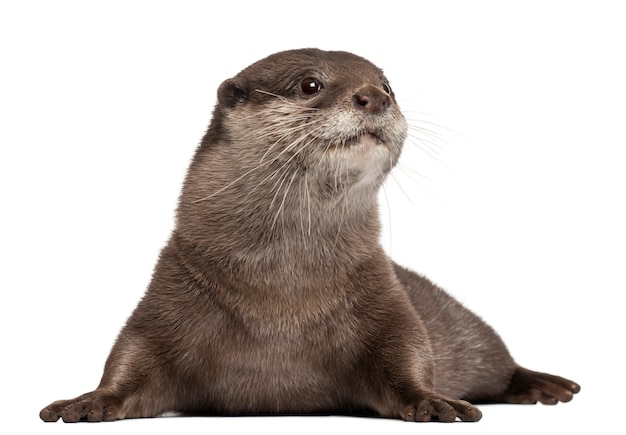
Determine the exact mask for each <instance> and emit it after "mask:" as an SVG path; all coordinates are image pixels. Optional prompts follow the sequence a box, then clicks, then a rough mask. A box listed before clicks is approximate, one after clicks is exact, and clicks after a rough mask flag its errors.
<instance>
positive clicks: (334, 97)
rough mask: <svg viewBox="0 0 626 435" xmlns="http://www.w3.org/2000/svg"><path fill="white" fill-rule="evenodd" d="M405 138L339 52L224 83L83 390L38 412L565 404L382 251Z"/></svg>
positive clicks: (566, 388)
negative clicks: (105, 351) (142, 273)
mask: <svg viewBox="0 0 626 435" xmlns="http://www.w3.org/2000/svg"><path fill="white" fill-rule="evenodd" d="M406 135H407V124H406V121H405V119H404V117H403V115H402V114H401V112H400V110H399V108H398V105H397V103H396V100H395V97H394V94H393V91H392V89H391V87H390V85H389V83H388V81H387V79H386V78H385V76H384V75H383V73H382V71H381V70H380V69H379V68H377V67H376V66H374V65H373V64H371V63H370V62H368V61H366V60H365V59H363V58H360V57H358V56H355V55H353V54H350V53H346V52H325V51H320V50H316V49H305V50H293V51H286V52H281V53H277V54H274V55H272V56H269V57H267V58H266V59H263V60H261V61H259V62H257V63H255V64H253V65H251V66H249V67H248V68H246V69H244V70H243V71H242V72H241V73H239V74H238V75H237V76H235V77H234V78H232V79H229V80H226V81H225V82H224V83H223V84H222V85H221V86H220V88H219V90H218V103H217V105H216V107H215V110H214V113H213V118H212V121H211V124H210V126H209V129H208V131H207V133H206V135H205V137H204V138H203V140H202V142H201V144H200V146H199V148H198V150H197V152H196V155H195V157H194V159H193V161H192V163H191V165H190V168H189V171H188V174H187V177H186V180H185V183H184V186H183V191H182V194H181V197H180V201H179V206H178V209H177V219H176V226H175V229H174V231H173V233H172V235H171V238H170V240H169V242H168V243H167V245H166V246H165V248H164V249H163V251H162V252H161V255H160V257H159V260H158V263H157V265H156V267H155V270H154V275H153V278H152V281H151V283H150V285H149V288H148V289H147V291H146V293H145V295H144V297H143V299H142V300H141V301H140V302H139V304H138V306H137V308H136V309H135V311H134V312H133V314H132V316H131V317H130V318H129V319H128V321H127V323H126V325H125V326H124V328H123V330H122V331H121V333H120V335H119V337H118V339H117V341H116V343H115V345H114V346H113V349H112V351H111V354H110V356H109V358H108V360H107V362H106V365H105V369H104V374H103V376H102V380H101V382H100V385H99V386H98V388H97V389H96V390H94V391H92V392H89V393H86V394H84V395H82V396H79V397H77V398H75V399H72V400H61V401H57V402H54V403H52V404H51V405H49V406H47V407H46V408H44V409H43V410H42V411H41V413H40V417H41V418H42V419H43V420H44V421H57V420H58V419H59V418H62V419H63V420H64V421H66V422H77V421H101V420H115V419H123V418H137V417H154V416H159V415H161V414H163V413H166V412H179V413H182V414H196V415H206V414H210V415H268V414H269V415H285V414H291V415H309V414H312V415H315V414H333V413H340V414H352V415H376V416H381V417H389V418H401V419H404V420H414V421H429V420H439V421H454V420H457V419H459V420H462V421H477V420H479V419H480V418H481V412H480V411H479V410H478V408H476V407H475V406H473V405H472V404H471V403H470V402H475V403H490V402H491V403H494V402H505V403H536V402H542V403H546V404H553V403H557V402H558V401H563V402H566V401H569V400H571V399H572V397H573V394H574V393H576V392H578V391H579V389H580V387H579V386H578V385H577V384H575V383H574V382H572V381H569V380H567V379H564V378H561V377H557V376H553V375H548V374H544V373H538V372H534V371H530V370H527V369H525V368H522V367H520V366H518V365H517V364H516V363H515V362H514V360H513V359H512V357H511V356H510V354H509V352H508V351H507V349H506V347H505V345H504V344H503V342H502V341H501V339H500V338H499V337H498V335H497V334H496V333H495V332H494V331H493V330H492V329H491V328H490V327H489V326H488V325H486V324H485V323H484V322H483V321H482V320H481V319H479V318H478V317H477V316H476V315H474V314H473V313H471V312H470V311H469V310H467V309H466V308H464V307H463V306H462V305H461V304H460V303H458V302H457V301H456V300H455V299H453V298H452V297H451V296H449V295H448V294H447V293H445V292H444V291H443V290H441V289H439V288H438V287H436V286H435V285H433V284H432V283H431V282H429V281H428V280H427V279H426V278H424V277H422V276H419V275H418V274H416V273H414V272H411V271H409V270H406V269H404V268H402V267H400V266H398V265H396V264H394V263H393V262H392V261H391V260H390V259H389V258H388V257H387V256H386V254H385V253H384V251H383V249H382V247H381V246H380V244H379V231H380V223H379V218H378V204H377V197H378V190H379V188H380V186H381V184H382V182H383V180H384V178H385V177H386V175H387V174H388V173H389V171H390V170H391V169H392V168H393V167H394V165H395V164H396V162H397V160H398V158H399V156H400V152H401V149H402V145H403V143H404V141H405V139H406Z"/></svg>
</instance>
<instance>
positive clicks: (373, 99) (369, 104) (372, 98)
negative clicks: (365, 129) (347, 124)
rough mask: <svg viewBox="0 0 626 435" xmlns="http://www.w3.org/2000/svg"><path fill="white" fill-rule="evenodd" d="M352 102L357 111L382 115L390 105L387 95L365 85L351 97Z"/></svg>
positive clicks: (380, 90)
mask: <svg viewBox="0 0 626 435" xmlns="http://www.w3.org/2000/svg"><path fill="white" fill-rule="evenodd" d="M352 102H353V104H354V106H355V107H356V108H358V109H362V110H365V111H366V112H369V113H382V112H384V111H385V110H387V108H388V107H389V106H390V105H391V98H390V97H389V94H387V93H386V92H385V91H383V90H382V89H380V88H377V87H376V86H372V85H365V86H363V87H362V88H361V89H359V90H358V91H357V92H356V93H355V94H354V95H353V96H352Z"/></svg>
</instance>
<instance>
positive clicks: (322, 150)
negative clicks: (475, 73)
mask: <svg viewBox="0 0 626 435" xmlns="http://www.w3.org/2000/svg"><path fill="white" fill-rule="evenodd" d="M217 111H219V114H220V117H222V118H223V123H222V134H224V133H225V136H226V137H227V138H228V139H227V140H230V141H231V142H232V143H246V144H251V146H252V147H254V153H251V152H250V151H252V150H248V153H247V154H255V155H254V158H256V159H257V160H255V163H261V164H263V163H264V162H266V163H267V164H268V165H271V163H269V162H274V163H278V164H284V165H285V167H287V166H288V167H290V168H292V169H293V168H299V169H300V170H301V172H302V173H304V172H307V173H308V175H309V177H310V178H311V179H314V180H316V181H317V182H318V185H319V187H320V188H321V190H322V191H328V192H335V193H340V194H341V193H343V190H344V189H350V188H351V187H354V186H365V187H374V188H378V187H379V185H380V183H381V182H382V180H383V178H384V177H385V175H386V174H387V173H388V172H389V171H390V170H391V168H392V167H393V166H394V164H395V163H396V161H397V159H398V157H399V155H400V150H401V148H402V144H403V142H404V139H405V137H406V122H405V120H404V117H403V116H402V114H401V112H400V110H399V108H398V106H397V104H396V101H395V99H394V94H393V91H392V90H391V87H390V85H389V82H388V81H387V79H386V78H385V76H384V75H383V73H382V71H381V70H380V69H379V68H377V67H376V66H375V65H373V64H372V63H370V62H368V61H367V60H365V59H363V58H361V57H358V56H356V55H353V54H351V53H346V52H325V51H321V50H316V49H305V50H293V51H286V52H281V53H277V54H274V55H272V56H269V57H267V58H265V59H263V60H261V61H259V62H257V63H255V64H253V65H251V66H249V67H248V68H246V69H245V70H243V71H242V72H241V73H239V74H238V75H237V76H236V77H234V78H232V79H229V80H226V81H225V82H224V83H222V85H221V86H220V88H219V91H218V109H217Z"/></svg>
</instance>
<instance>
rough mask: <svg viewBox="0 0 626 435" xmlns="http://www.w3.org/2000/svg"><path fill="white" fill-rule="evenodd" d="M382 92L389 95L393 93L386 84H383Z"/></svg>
mask: <svg viewBox="0 0 626 435" xmlns="http://www.w3.org/2000/svg"><path fill="white" fill-rule="evenodd" d="M383 91H385V92H386V93H387V94H389V95H391V94H392V93H393V91H392V90H391V86H389V83H387V82H384V83H383Z"/></svg>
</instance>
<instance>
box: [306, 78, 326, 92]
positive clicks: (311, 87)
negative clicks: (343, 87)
mask: <svg viewBox="0 0 626 435" xmlns="http://www.w3.org/2000/svg"><path fill="white" fill-rule="evenodd" d="M300 89H301V90H302V92H303V93H304V94H305V95H313V94H317V93H318V92H320V91H321V90H322V89H324V86H322V83H321V82H320V81H319V80H317V79H314V78H312V77H307V78H306V79H304V80H302V81H301V82H300Z"/></svg>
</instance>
